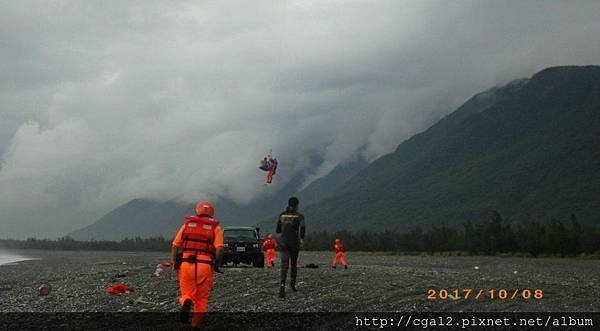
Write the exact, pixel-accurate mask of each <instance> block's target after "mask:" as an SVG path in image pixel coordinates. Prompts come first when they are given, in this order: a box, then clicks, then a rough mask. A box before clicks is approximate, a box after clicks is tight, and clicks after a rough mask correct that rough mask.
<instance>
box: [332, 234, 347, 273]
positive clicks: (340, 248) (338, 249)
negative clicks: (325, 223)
mask: <svg viewBox="0 0 600 331" xmlns="http://www.w3.org/2000/svg"><path fill="white" fill-rule="evenodd" d="M333 251H334V252H335V256H334V257H333V262H331V267H332V268H333V269H335V267H336V265H337V263H338V261H339V262H340V263H341V264H342V265H343V266H344V269H348V263H346V256H345V255H344V244H343V243H342V241H341V240H339V239H336V240H335V242H334V243H333Z"/></svg>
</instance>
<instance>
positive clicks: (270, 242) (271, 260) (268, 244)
mask: <svg viewBox="0 0 600 331" xmlns="http://www.w3.org/2000/svg"><path fill="white" fill-rule="evenodd" d="M276 247H277V240H275V239H273V238H271V239H266V240H265V241H264V242H263V249H264V250H265V252H266V253H267V254H266V256H265V259H266V260H267V267H273V266H274V265H275V248H276Z"/></svg>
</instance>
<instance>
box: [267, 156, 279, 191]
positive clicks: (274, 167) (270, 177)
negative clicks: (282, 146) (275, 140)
mask: <svg viewBox="0 0 600 331" xmlns="http://www.w3.org/2000/svg"><path fill="white" fill-rule="evenodd" d="M276 172H277V159H275V158H272V157H270V156H269V172H268V173H267V184H271V183H272V182H273V176H275V173H276Z"/></svg>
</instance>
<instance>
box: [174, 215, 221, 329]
mask: <svg viewBox="0 0 600 331" xmlns="http://www.w3.org/2000/svg"><path fill="white" fill-rule="evenodd" d="M173 246H176V247H183V261H184V262H183V263H182V264H181V266H180V267H179V270H178V277H179V290H180V296H179V303H180V304H181V305H183V303H184V302H185V301H186V300H188V299H189V300H191V301H192V304H193V307H194V308H193V312H194V313H206V311H207V308H208V297H209V295H210V291H211V290H212V285H213V269H212V264H213V262H214V260H215V252H216V249H217V248H218V247H223V230H222V229H221V227H220V226H219V221H217V220H216V219H213V218H211V217H206V216H186V217H185V222H184V224H183V225H182V226H181V228H179V231H177V234H176V235H175V238H174V239H173ZM194 255H195V256H196V261H197V262H195V263H194V262H187V259H190V256H194ZM203 317H204V314H194V315H193V318H192V326H194V327H195V326H199V325H200V324H201V323H202V319H203Z"/></svg>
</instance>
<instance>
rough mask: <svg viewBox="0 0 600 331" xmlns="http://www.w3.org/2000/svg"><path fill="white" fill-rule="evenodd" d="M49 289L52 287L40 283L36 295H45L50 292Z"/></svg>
mask: <svg viewBox="0 0 600 331" xmlns="http://www.w3.org/2000/svg"><path fill="white" fill-rule="evenodd" d="M51 290H52V288H51V287H50V285H48V284H42V285H40V287H38V296H43V297H45V296H47V295H49V294H50V291H51Z"/></svg>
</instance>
